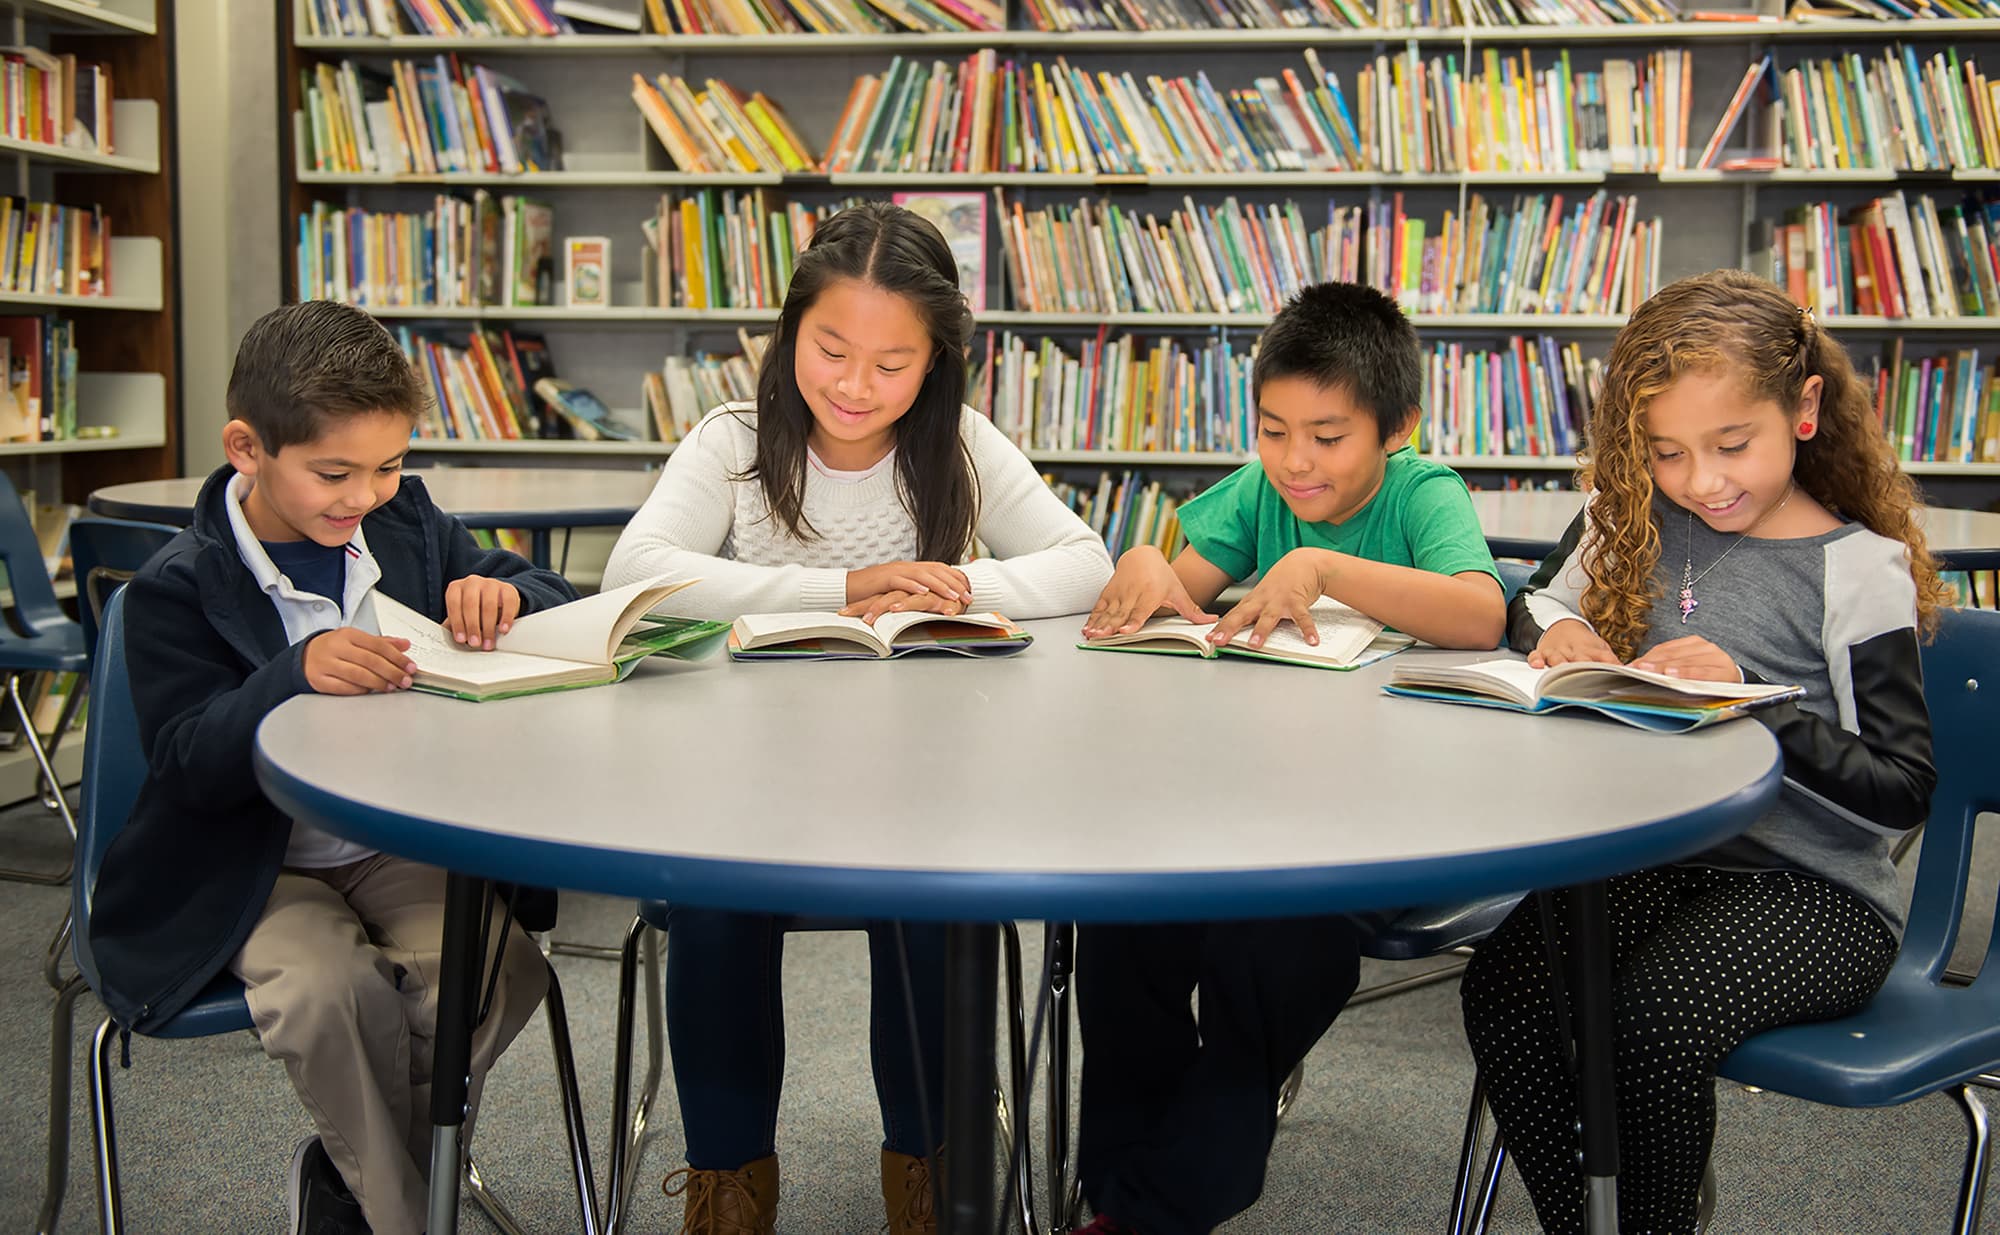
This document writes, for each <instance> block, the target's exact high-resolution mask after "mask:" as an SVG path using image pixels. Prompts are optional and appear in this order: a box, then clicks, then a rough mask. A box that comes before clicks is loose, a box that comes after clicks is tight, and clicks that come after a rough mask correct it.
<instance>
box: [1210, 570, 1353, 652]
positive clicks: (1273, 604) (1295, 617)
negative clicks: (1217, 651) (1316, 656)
mask: <svg viewBox="0 0 2000 1235" xmlns="http://www.w3.org/2000/svg"><path fill="white" fill-rule="evenodd" d="M1319 568H1320V559H1319V558H1318V557H1317V556H1316V554H1315V553H1314V552H1313V551H1307V550H1299V549H1294V550H1292V551H1291V552H1290V553H1287V554H1286V555H1285V556H1283V557H1281V558H1279V559H1278V563H1277V565H1275V566H1273V567H1271V569H1269V570H1267V571H1265V572H1264V577H1263V578H1261V579H1259V580H1258V581H1257V586H1256V587H1253V588H1251V589H1250V594H1249V595H1248V596H1245V597H1244V598H1243V599H1242V600H1240V601H1238V602H1237V603H1236V607H1235V608H1234V609H1231V610H1230V611H1229V612H1227V613H1225V614H1223V615H1222V620H1221V621H1220V622H1217V623H1216V624H1215V629H1214V630H1213V631H1211V632H1210V633H1209V636H1208V638H1209V641H1210V642H1212V643H1214V644H1215V645H1216V646H1217V647H1223V646H1226V645H1227V644H1228V643H1229V641H1230V640H1231V639H1234V638H1235V637H1236V635H1237V632H1238V631H1241V630H1242V629H1243V628H1244V627H1246V626H1248V627H1250V646H1251V647H1253V648H1260V647H1263V646H1264V640H1266V639H1268V638H1269V637H1270V635H1271V632H1272V631H1274V630H1276V629H1277V628H1278V623H1279V622H1282V621H1284V620H1285V619H1286V618H1290V619H1292V623H1293V624H1294V625H1296V626H1297V627H1298V628H1299V635H1300V637H1301V638H1303V639H1304V640H1305V641H1306V642H1307V643H1310V644H1312V645H1314V646H1315V647H1317V646H1318V645H1319V628H1318V627H1316V626H1314V625H1313V620H1312V606H1313V602H1314V601H1316V600H1318V599H1319V598H1320V597H1321V596H1323V595H1325V594H1326V593H1325V587H1326V583H1325V581H1324V579H1323V578H1322V577H1321V575H1320V570H1319Z"/></svg>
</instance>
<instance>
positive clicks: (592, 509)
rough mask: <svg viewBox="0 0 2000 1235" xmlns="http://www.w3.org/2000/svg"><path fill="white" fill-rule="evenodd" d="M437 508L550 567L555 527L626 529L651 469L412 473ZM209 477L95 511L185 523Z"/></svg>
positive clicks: (101, 496)
mask: <svg viewBox="0 0 2000 1235" xmlns="http://www.w3.org/2000/svg"><path fill="white" fill-rule="evenodd" d="M405 475H407V476H413V477H416V478H418V479H420V480H422V481H423V482H424V487H425V488H426V489H428V490H430V495H431V500H432V501H434V502H436V503H437V505H438V509H440V510H444V511H447V512H449V513H451V514H454V515H457V516H458V518H459V519H460V521H462V522H463V523H464V524H465V526H467V527H470V528H486V529H490V528H514V527H518V528H526V529H528V532H529V540H530V552H529V557H530V558H531V559H532V560H533V561H534V563H535V565H537V566H540V567H544V568H546V567H547V566H548V565H549V561H550V556H551V555H550V552H549V549H550V544H549V540H550V538H549V532H550V531H551V530H552V529H554V528H572V527H623V526H625V524H626V523H628V522H630V521H631V518H632V516H633V515H634V514H635V513H637V511H638V509H639V507H640V506H641V505H642V504H644V502H645V500H646V498H647V496H648V495H650V494H651V493H652V491H653V484H654V482H655V481H656V480H658V479H659V478H658V476H657V475H656V474H654V473H652V472H642V471H631V470H623V471H614V470H611V469H609V468H544V467H453V468H435V469H430V470H426V471H417V470H411V471H409V472H407V473H405ZM206 480H207V477H205V476H183V477H179V478H177V479H174V480H142V481H137V482H134V483H131V484H123V485H111V486H108V487H106V488H103V489H99V490H97V491H96V492H95V493H92V494H91V495H90V499H89V501H90V510H91V513H93V514H99V515H103V516H105V517H106V518H111V519H144V520H149V521H152V522H157V523H174V524H181V525H185V524H186V523H187V522H188V521H189V520H190V519H191V518H192V517H193V513H194V503H195V499H196V498H197V497H198V496H199V495H200V493H201V486H202V485H203V483H205V482H206Z"/></svg>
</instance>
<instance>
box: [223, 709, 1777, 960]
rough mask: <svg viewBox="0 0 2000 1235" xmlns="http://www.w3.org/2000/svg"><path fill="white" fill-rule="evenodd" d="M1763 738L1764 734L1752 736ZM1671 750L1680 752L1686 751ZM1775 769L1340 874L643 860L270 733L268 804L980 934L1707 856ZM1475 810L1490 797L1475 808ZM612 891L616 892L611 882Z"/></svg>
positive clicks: (331, 826) (1255, 914) (711, 893)
mask: <svg viewBox="0 0 2000 1235" xmlns="http://www.w3.org/2000/svg"><path fill="white" fill-rule="evenodd" d="M1746 723H1754V722H1746ZM1660 740H1662V741H1674V740H1678V739H1676V738H1673V737H1664V738H1661V739H1660ZM1766 741H1767V742H1769V749H1770V752H1771V762H1770V765H1769V767H1767V768H1766V769H1765V771H1764V773H1763V774H1762V775H1760V776H1759V777H1757V778H1756V779H1755V780H1753V781H1752V782H1750V783H1749V784H1747V785H1745V786H1743V787H1742V788H1740V789H1738V790H1736V791H1735V792H1733V793H1730V794H1728V795H1727V796H1725V797H1723V798H1721V799H1720V800H1718V801H1716V802H1712V803H1710V804H1708V805H1706V806H1702V807H1698V808H1696V809H1694V810H1692V811H1688V812H1686V813H1684V814H1681V815H1678V816H1662V817H1660V818H1656V819H1654V820H1653V821H1651V822H1650V823H1649V824H1648V825H1645V826H1635V827H1631V828H1621V829H1617V830H1614V831H1610V832H1604V833H1598V834H1593V835H1590V836H1580V837H1571V838H1568V839H1565V840H1561V841H1551V842H1545V843H1541V844H1533V845H1525V846H1519V847H1514V848H1506V849H1493V850H1475V851H1470V852H1466V853H1461V854H1450V855H1444V856H1438V857H1429V858H1410V859H1400V860H1395V861H1387V862H1372V863H1359V864H1345V863H1343V864H1338V865H1333V866H1286V867H1277V868H1253V869H1242V870H1224V871H1157V872H1130V873H1124V872H1121V873H1117V874H1107V873H1093V874H1056V873H1038V872H1033V871H994V872H966V871H935V870H905V869H882V868H867V867H825V866H812V865H806V864H803V863H784V862H752V861H743V860H739V859H723V858H701V857H687V856H679V855H673V854H654V853H634V852H631V851H629V850H624V849H617V848H612V847H607V846H597V845H587V844H581V843H574V842H567V841H554V840H549V839H546V838H542V837H519V836H508V835H504V834H499V833H493V832H487V831H482V830H480V829H476V828H468V827H464V826H461V825H459V824H452V823H441V822H439V821H437V820H434V819H429V818H425V817H423V816H419V815H412V814H406V813H402V812H399V811H392V810H388V809H385V808H383V807H379V806H371V805H367V804H363V803H358V802H353V801H350V800H348V799H346V798H343V797H341V796H339V795H338V794H335V793H332V792H330V791H328V790H325V789H322V788H320V787H318V786H316V785H311V784H308V783H306V782H305V781H303V780H301V779H299V778H298V777H296V776H294V775H292V774H291V773H289V772H287V771H286V770H284V769H283V768H280V767H278V766H277V765H276V764H275V763H273V762H272V761H271V760H270V759H269V758H268V757H267V756H266V754H265V752H264V747H263V741H262V736H261V734H260V735H259V739H258V743H257V748H256V751H255V753H254V763H255V768H256V774H257V780H258V782H259V783H260V784H261V785H262V786H263V788H264V792H265V793H267V794H269V795H270V797H271V799H272V800H273V801H275V802H276V803H277V804H278V805H279V806H280V807H282V808H283V809H284V810H285V811H286V812H287V813H289V814H290V815H291V816H293V817H294V818H298V819H303V820H305V821H307V822H308V823H311V824H312V825H314V826H315V827H319V828H323V829H325V830H326V831H328V832H332V833H333V834H335V835H337V836H340V837H343V838H344V839H347V840H351V841H355V842H358V843H361V844H366V845H370V846H372V847H374V848H377V849H380V850H382V851H383V852H385V853H394V854H396V855H398V856H401V857H405V858H409V859H411V860H413V861H418V862H426V863H429V864H431V865H434V866H439V867H444V868H447V869H451V870H456V871H460V872H462V873H465V874H470V875H477V876H481V877H484V878H488V879H494V880H499V881H503V882H512V883H524V884H533V885H535V886H539V887H554V888H568V889H575V890H578V891H585V892H596V893H601V894H606V895H613V896H630V897H633V898H634V899H657V900H670V901H674V902H676V903H679V904H686V905H700V906H705V907H710V908H720V909H736V910H743V911H762V912H772V913H801V914H826V915H841V916H862V917H880V916H883V915H884V914H885V913H890V912H893V914H894V916H896V917H897V918H902V919H908V920H913V921H943V922H953V921H957V922H979V921H1005V920H1013V919H1028V920H1041V921H1077V922H1161V921H1228V920H1232V919H1242V918H1264V917H1291V916H1303V915H1312V914H1327V913H1350V912H1359V911H1363V910H1373V909H1394V908H1401V907H1405V906H1412V905H1431V904H1441V903H1448V902H1452V901H1459V900H1468V899H1472V898H1475V897H1483V896H1493V895H1498V894H1502V893H1508V892H1521V891H1525V890H1528V889H1533V888H1546V887H1552V886H1562V885H1568V884H1575V883H1582V882H1587V881H1590V880H1594V879H1602V878H1606V877H1609V876H1611V875H1616V874H1621V873H1624V872H1627V871H1633V870H1639V869H1643V868H1645V867H1649V866H1656V865H1659V864H1661V863H1664V862H1670V861H1674V860H1676V859H1679V858H1684V857H1687V856H1690V855H1692V854H1696V853H1700V852H1702V851H1703V850H1705V849H1708V848H1710V847H1711V846H1714V845H1716V844H1718V843H1720V842H1722V841H1724V840H1727V839H1728V838H1730V837H1732V836H1735V835H1737V834H1739V833H1740V832H1742V831H1743V830H1744V829H1745V828H1747V827H1748V826H1749V825H1750V824H1751V823H1752V822H1754V821H1755V820H1756V819H1757V818H1758V817H1760V816H1761V815H1762V814H1763V813H1764V812H1765V811H1767V810H1769V809H1770V807H1771V806H1772V804H1773V803H1775V802H1776V801H1777V799H1778V793H1779V790H1780V787H1781V785H1782V784H1783V773H1782V765H1781V762H1780V759H1779V755H1778V748H1777V743H1776V741H1775V740H1772V739H1770V738H1769V736H1768V734H1767V735H1766ZM1468 808H1469V809H1475V810H1476V809H1477V808H1478V807H1477V798H1476V797H1470V798H1468ZM607 876H608V877H607Z"/></svg>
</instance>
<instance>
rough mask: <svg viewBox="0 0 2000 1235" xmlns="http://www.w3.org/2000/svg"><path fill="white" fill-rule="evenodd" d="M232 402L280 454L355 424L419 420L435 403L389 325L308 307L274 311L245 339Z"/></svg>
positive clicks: (319, 303) (345, 308) (235, 412)
mask: <svg viewBox="0 0 2000 1235" xmlns="http://www.w3.org/2000/svg"><path fill="white" fill-rule="evenodd" d="M227 400H228V406H229V415H230V417H231V418H232V419H235V420H241V421H243V422H244V423H245V424H248V425H249V426H250V427H251V428H252V429H254V430H256V432H257V439H258V441H260V442H261V443H263V446H264V449H266V450H272V451H276V450H283V449H284V448H285V447H287V446H295V445H298V444H299V443H300V442H310V441H313V440H314V439H316V438H318V437H320V436H321V435H322V434H324V433H325V432H326V430H327V426H328V425H329V424H330V423H331V422H333V421H335V420H342V419H345V418H347V417H349V416H357V415H362V414H364V413H368V412H393V413H398V414H400V415H404V416H408V417H409V418H410V419H411V420H415V419H416V418H417V417H418V416H420V415H422V414H423V410H424V405H425V404H426V403H427V402H429V396H428V395H427V394H426V393H425V390H424V384H423V380H422V379H421V378H419V377H418V376H417V371H416V369H415V368H414V367H413V366H412V365H411V364H410V360H409V357H407V356H405V355H403V350H402V348H400V347H398V346H397V345H396V340H395V338H394V336H392V335H390V333H389V332H388V331H387V330H384V329H383V328H382V323H380V322H378V321H376V320H375V319H374V318H372V317H370V316H368V314H366V313H364V312H362V311H361V310H360V309H357V308H354V307H353V306H351V305H344V304H339V303H336V302H334V301H331V300H307V301H303V302H301V303H299V304H288V305H286V306H284V307H283V308H281V309H273V310H271V311H270V312H269V313H266V314H265V315H264V316H262V317H260V318H258V319H257V320H256V321H255V322H254V323H252V324H251V326H250V329H249V330H247V331H245V332H244V335H243V342H242V343H240V344H238V345H237V348H236V365H235V367H234V368H233V369H231V370H230V373H229V393H228V396H227Z"/></svg>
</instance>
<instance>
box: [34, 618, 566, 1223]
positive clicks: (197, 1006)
mask: <svg viewBox="0 0 2000 1235" xmlns="http://www.w3.org/2000/svg"><path fill="white" fill-rule="evenodd" d="M124 611H125V595H124V592H123V590H122V589H121V590H120V591H119V592H118V593H117V594H115V595H113V596H112V598H111V601H110V603H109V604H108V605H106V606H105V610H104V627H103V632H102V638H101V640H100V645H99V649H98V656H97V661H96V665H95V667H94V668H93V669H92V672H91V695H92V697H93V700H94V702H93V704H92V707H91V718H90V725H89V726H88V728H87V730H86V732H85V735H84V745H83V825H82V831H81V832H80V834H79V835H78V838H77V861H78V864H79V865H78V869H77V872H76V876H77V877H76V880H75V883H74V884H73V885H72V890H71V897H70V904H71V912H72V914H73V915H74V920H75V922H76V932H75V936H74V951H75V956H76V967H77V976H76V977H75V978H72V979H71V980H70V981H69V982H68V983H66V984H65V985H64V986H63V989H62V991H61V993H60V994H59V995H58V998H57V1000H56V1011H55V1025H54V1031H53V1033H52V1036H51V1042H52V1045H53V1047H54V1050H53V1051H52V1053H51V1059H50V1082H49V1138H50V1141H49V1175H48V1181H47V1185H48V1186H47V1191H46V1193H45V1194H44V1196H43V1199H42V1212H41V1218H40V1223H39V1225H38V1227H37V1230H39V1231H44V1232H46V1231H53V1230H54V1229H55V1224H56V1219H57V1217H58V1215H59V1213H60V1209H61V1205H62V1197H63V1192H64V1190H65V1189H66V1187H67V1183H68V1171H69V1075H70V1066H69V1041H70V1032H69V1026H70V1014H71V1008H72V1006H73V1004H74V1003H75V1000H76V997H77V995H78V994H79V993H80V992H81V990H82V989H83V987H85V986H86V985H87V986H88V987H89V988H90V989H91V990H93V991H94V990H97V989H98V987H99V985H100V983H99V980H98V972H97V961H96V957H95V955H94V954H93V952H92V950H91V945H90V912H91V902H92V898H93V896H94V894H95V890H96V886H97V876H98V872H99V871H100V869H101V868H102V867H103V864H104V854H105V851H106V850H108V849H109V848H110V846H111V840H112V838H113V837H115V836H116V835H117V834H118V831H119V829H120V828H122V827H124V826H125V820H126V817H127V816H128V815H130V814H131V811H132V806H133V804H134V803H135V802H136V801H137V800H138V797H139V789H140V787H141V786H142V785H143V784H144V783H145V779H146V759H145V752H144V749H143V746H142V743H141V741H140V736H139V718H138V714H137V712H136V710H135V709H134V708H133V706H132V690H131V679H130V674H129V669H128V666H127V664H126V660H125V612H124ZM543 1009H544V1011H545V1012H546V1013H547V1015H548V1020H549V1031H550V1032H549V1037H550V1041H551V1044H552V1046H553V1048H554V1053H555V1062H556V1077H557V1080H558V1082H559V1083H560V1085H561V1086H562V1103H563V1117H564V1123H565V1125H566V1127H567V1131H568V1133H569V1148H570V1155H571V1156H570V1162H571V1165H572V1168H573V1170H574V1171H575V1175H576V1187H577V1205H578V1210H579V1213H580V1215H581V1218H582V1229H584V1230H585V1231H588V1232H591V1233H592V1235H594V1233H595V1232H596V1231H597V1204H596V1196H595V1185H594V1184H593V1183H592V1181H591V1178H590V1174H589V1161H590V1156H589V1149H588V1147H587V1145H586V1144H585V1141H584V1135H583V1118H582V1111H583V1101H582V1098H581V1097H580V1096H579V1095H578V1092H577V1084H576V1067H575V1063H574V1060H573V1057H572V1054H571V1051H570V1043H569V1023H568V1019H567V1017H566V1015H565V1013H564V1009H563V998H562V986H561V984H560V983H559V982H558V981H557V980H556V974H555V971H554V970H553V969H551V970H550V971H549V993H548V999H547V1001H546V1003H545V1004H544V1005H543ZM252 1027H253V1026H252V1023H251V1019H250V1007H249V1004H248V1003H246V1002H245V1000H244V998H243V985H242V983H240V982H238V981H237V980H236V978H235V977H234V976H233V975H231V974H229V973H228V972H227V971H224V972H222V973H219V974H217V975H216V976H215V978H214V979H213V980H211V981H210V982H209V984H208V985H207V986H206V987H204V988H203V989H202V991H201V993H200V994H199V995H197V996H195V998H194V999H193V1001H192V1002H190V1003H189V1004H188V1005H187V1006H186V1007H185V1008H182V1009H181V1010H180V1011H179V1012H178V1013H176V1014H175V1015H174V1016H173V1017H172V1018H171V1019H170V1020H168V1021H167V1022H166V1023H165V1024H163V1025H161V1026H159V1027H157V1028H155V1029H153V1030H151V1031H149V1032H148V1034H147V1035H146V1036H148V1037H153V1038H161V1039H173V1038H206V1037H211V1036H213V1035H215V1034H225V1033H235V1032H238V1031H241V1030H246V1029H250V1028H252ZM129 1039H130V1034H129V1032H127V1031H125V1030H124V1029H123V1028H122V1027H121V1026H119V1024H118V1023H117V1022H116V1021H115V1020H113V1019H112V1018H111V1017H109V1016H107V1017H105V1018H104V1020H103V1022H102V1023H101V1024H99V1025H98V1027H97V1033H96V1036H95V1037H94V1038H93V1039H92V1047H91V1057H92V1066H91V1083H90V1118H91V1126H92V1131H93V1134H94V1142H95V1145H96V1149H97V1206H98V1218H99V1223H100V1226H101V1228H102V1230H103V1231H104V1232H105V1235H117V1232H118V1231H120V1230H121V1229H122V1228H123V1225H124V1202H123V1198H122V1195H121V1193H120V1190H119V1185H118V1142H117V1135H116V1129H115V1125H114V1123H113V1119H112V1108H111V1069H112V1060H113V1058H114V1054H115V1051H114V1048H115V1047H116V1045H117V1044H119V1043H120V1042H129ZM127 1066H129V1061H128V1065H127ZM465 1170H466V1183H467V1186H468V1188H469V1189H470V1191H471V1193H472V1195H473V1198H474V1200H476V1201H477V1202H478V1203H479V1204H480V1206H481V1207H482V1208H484V1209H486V1211H487V1212H488V1213H489V1214H492V1215H494V1218H495V1221H496V1222H499V1223H500V1225H501V1226H502V1228H503V1229H508V1230H513V1229H519V1224H518V1223H516V1222H515V1221H514V1219H513V1217H512V1215H510V1214H507V1213H506V1211H505V1208H504V1207H503V1206H501V1205H500V1204H499V1202H498V1200H497V1199H496V1198H494V1197H493V1196H492V1195H491V1193H490V1192H488V1191H487V1189H486V1188H485V1186H484V1184H483V1183H482V1182H481V1180H480V1178H479V1172H478V1168H477V1167H476V1166H475V1165H474V1164H473V1162H472V1160H471V1158H470V1157H468V1158H467V1159H466V1164H465Z"/></svg>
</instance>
